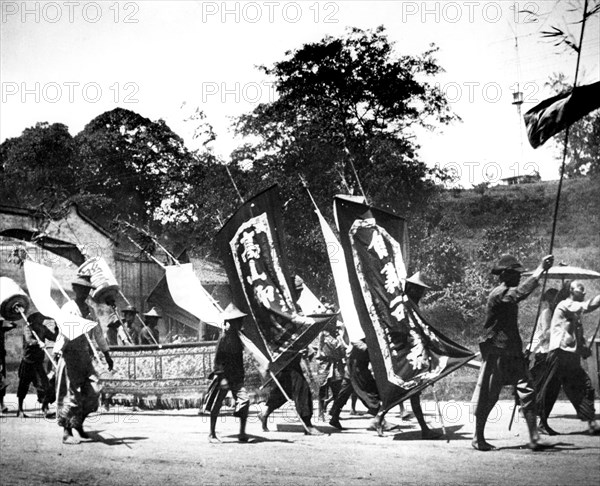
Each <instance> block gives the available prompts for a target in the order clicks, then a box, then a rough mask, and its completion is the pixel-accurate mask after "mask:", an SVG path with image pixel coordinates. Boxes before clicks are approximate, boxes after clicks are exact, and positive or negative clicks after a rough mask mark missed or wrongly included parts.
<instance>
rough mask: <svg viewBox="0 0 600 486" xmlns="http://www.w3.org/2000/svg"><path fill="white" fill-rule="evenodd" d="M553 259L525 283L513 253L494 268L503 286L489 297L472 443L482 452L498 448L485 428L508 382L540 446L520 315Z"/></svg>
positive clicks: (533, 445) (548, 258) (531, 444)
mask: <svg viewBox="0 0 600 486" xmlns="http://www.w3.org/2000/svg"><path fill="white" fill-rule="evenodd" d="M553 261H554V258H553V257H552V255H548V256H546V257H544V258H543V260H542V262H541V263H540V266H539V267H538V268H537V269H536V270H535V271H534V272H533V274H532V275H531V276H530V277H529V278H527V280H525V281H524V282H522V283H521V273H522V272H523V271H524V269H523V267H522V265H521V264H520V263H519V262H518V261H517V259H516V258H515V257H513V256H511V255H504V256H502V258H500V261H499V262H498V264H497V265H496V266H495V267H494V268H493V270H492V273H493V274H494V275H498V277H499V279H500V285H499V286H498V287H496V288H495V289H494V290H492V292H491V294H490V296H489V299H488V304H487V317H486V321H485V329H487V337H486V339H485V341H484V342H482V343H481V345H480V346H481V355H482V359H483V364H482V366H481V372H480V374H479V380H478V382H477V389H476V391H475V396H476V406H475V434H474V436H473V441H472V443H471V444H472V446H473V448H475V449H477V450H479V451H491V450H494V449H495V447H494V446H493V445H491V444H489V443H488V442H486V440H485V437H484V429H485V424H486V422H487V418H488V415H489V413H490V412H491V411H492V409H493V408H494V405H495V404H496V402H497V401H498V397H499V396H500V391H501V390H502V388H503V387H504V386H506V385H511V386H513V387H514V389H515V393H516V395H517V397H518V399H519V402H520V405H521V410H522V411H523V415H524V416H525V420H526V422H527V428H528V429H529V448H530V449H532V450H537V449H539V445H538V441H539V435H538V431H537V426H536V409H535V408H536V407H535V401H536V400H535V390H534V387H533V383H532V380H531V378H530V374H529V372H528V369H527V361H526V359H525V356H524V355H523V341H522V340H521V335H520V334H519V326H518V314H519V302H521V301H522V300H524V299H525V298H527V297H528V296H529V295H530V294H531V292H533V291H534V289H535V288H536V287H537V285H538V280H539V278H540V277H541V275H542V273H543V272H544V271H546V270H548V269H549V268H550V267H551V266H552V263H553Z"/></svg>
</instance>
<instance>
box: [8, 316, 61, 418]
mask: <svg viewBox="0 0 600 486" xmlns="http://www.w3.org/2000/svg"><path fill="white" fill-rule="evenodd" d="M27 320H28V321H29V325H28V326H25V328H24V329H23V358H22V359H21V364H20V365H19V387H18V389H17V399H18V410H17V417H23V418H27V415H25V412H24V411H23V401H24V400H25V397H26V396H27V393H28V392H29V385H30V384H32V383H33V386H34V387H35V389H36V391H37V396H38V401H39V402H40V403H41V404H42V412H43V413H44V416H45V417H46V418H52V417H51V416H50V415H49V414H48V406H49V404H50V403H52V402H53V401H54V397H53V396H52V395H53V392H55V391H56V390H54V389H53V388H51V387H50V382H49V380H48V375H46V370H45V369H44V358H45V354H44V350H43V348H42V346H44V341H56V338H57V336H58V328H56V329H55V330H54V332H53V331H50V329H48V328H47V327H46V326H45V325H44V321H45V320H46V316H44V315H43V314H41V313H40V312H34V313H33V314H31V315H30V316H29V317H28V318H27ZM54 325H55V326H56V324H54ZM34 333H35V334H34ZM38 338H39V340H38Z"/></svg>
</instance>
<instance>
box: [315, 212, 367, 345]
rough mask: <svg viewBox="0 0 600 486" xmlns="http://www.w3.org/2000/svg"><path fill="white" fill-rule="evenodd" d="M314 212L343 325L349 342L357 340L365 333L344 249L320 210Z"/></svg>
mask: <svg viewBox="0 0 600 486" xmlns="http://www.w3.org/2000/svg"><path fill="white" fill-rule="evenodd" d="M315 212H316V213H317V216H318V217H319V222H320V223H321V231H323V238H325V243H326V244H327V253H328V256H329V263H330V264H331V271H332V273H333V281H334V282H335V290H336V292H337V297H338V302H339V304H340V311H341V313H342V317H343V319H344V325H345V326H346V330H347V331H348V337H349V338H350V342H354V341H359V340H360V339H362V338H364V337H365V333H364V332H363V330H362V328H361V327H360V321H359V319H358V313H357V312H356V307H354V298H353V297H352V290H351V289H350V280H349V277H348V269H347V268H346V259H345V258H344V250H343V249H342V245H340V242H339V241H338V239H337V238H336V237H335V234H334V233H333V231H332V229H331V228H330V227H329V224H327V221H325V218H323V215H322V214H321V212H320V211H319V210H318V209H317V210H316V211H315Z"/></svg>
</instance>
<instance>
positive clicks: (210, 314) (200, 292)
mask: <svg viewBox="0 0 600 486" xmlns="http://www.w3.org/2000/svg"><path fill="white" fill-rule="evenodd" d="M165 271H166V275H167V285H168V287H169V292H170V293H171V297H172V298H173V301H174V302H175V303H176V304H177V305H178V306H179V307H181V308H182V309H184V310H186V311H188V312H189V313H190V314H192V315H194V316H195V317H197V318H198V319H200V320H201V321H202V322H205V323H206V324H210V325H211V326H215V327H218V328H219V329H220V328H222V327H223V318H222V317H221V312H222V311H221V309H219V308H218V306H217V304H216V303H215V301H214V300H213V299H212V298H211V297H210V295H209V294H208V292H207V291H206V289H205V288H204V287H203V286H202V284H201V283H200V280H198V277H197V276H196V274H195V273H194V269H193V267H192V264H191V263H184V264H181V265H170V266H168V267H166V269H165Z"/></svg>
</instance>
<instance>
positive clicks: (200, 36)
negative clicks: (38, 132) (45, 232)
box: [0, 0, 600, 188]
mask: <svg viewBox="0 0 600 486" xmlns="http://www.w3.org/2000/svg"><path fill="white" fill-rule="evenodd" d="M577 3H579V2H575V4H577ZM581 3H583V2H581ZM0 5H1V16H2V18H1V23H0V28H1V33H0V83H1V89H2V99H1V110H0V142H1V141H4V140H6V139H7V138H11V137H16V136H19V135H20V134H21V133H22V132H23V130H24V129H26V128H28V127H31V126H34V125H35V124H36V123H37V122H48V123H63V124H65V125H67V126H68V127H69V131H70V132H71V134H72V135H75V134H77V133H78V132H79V131H81V130H82V129H83V128H84V126H85V125H86V124H87V123H88V122H89V121H91V120H92V119H93V118H95V117H96V116H98V115H100V114H101V113H103V112H105V111H108V110H112V109H114V108H116V107H118V106H120V107H123V108H126V109H129V110H132V111H135V112H137V113H139V114H141V115H143V116H145V117H147V118H150V119H152V120H158V119H163V120H165V122H166V123H167V124H168V125H169V126H170V127H171V129H173V130H174V131H175V132H176V133H178V134H179V135H181V136H182V137H183V138H184V140H185V142H186V145H187V146H188V147H189V148H191V149H194V148H197V146H198V140H194V139H193V137H192V134H193V132H194V126H195V125H194V123H195V122H194V121H185V120H186V119H189V117H190V115H192V113H194V111H195V110H196V108H200V109H201V110H202V111H203V112H204V113H205V115H206V121H208V122H209V123H210V124H211V125H212V126H213V127H214V129H215V132H216V134H217V140H216V142H215V143H214V144H213V147H214V150H215V152H216V153H217V154H218V155H220V156H221V157H222V158H223V160H228V156H229V153H230V152H231V151H232V150H233V149H234V148H235V147H236V146H238V145H239V144H241V143H242V141H241V140H239V139H236V138H235V137H234V135H233V134H232V133H231V129H230V127H231V122H232V119H233V118H234V117H236V116H239V115H241V114H243V113H246V112H249V111H251V110H252V109H253V108H254V107H255V106H257V105H258V104H259V103H260V102H268V101H269V100H271V99H273V98H274V96H275V93H274V91H273V89H272V87H271V85H270V82H271V81H272V80H270V79H269V78H268V77H266V76H265V75H264V74H263V73H261V72H260V71H259V70H258V69H257V66H259V65H267V66H269V65H272V64H273V63H274V62H276V61H279V60H282V59H284V58H285V53H286V51H289V50H293V49H296V48H299V47H301V46H302V45H303V44H305V43H310V42H317V41H319V40H321V39H322V38H323V37H325V36H327V35H331V36H340V35H343V34H344V32H346V30H347V28H348V27H359V28H362V29H370V28H375V27H377V26H379V25H383V26H385V28H386V30H387V34H388V36H389V38H390V39H391V40H392V41H394V42H395V49H396V52H397V54H398V55H403V54H419V53H421V52H423V51H425V50H426V49H427V48H428V47H429V45H430V44H431V43H435V44H436V45H437V46H438V47H439V49H440V50H439V52H438V55H437V58H438V61H439V63H440V65H441V66H442V67H443V68H444V69H445V72H444V73H443V74H441V75H439V76H438V77H437V78H435V79H433V80H431V81H432V82H436V83H439V85H440V87H441V89H443V90H444V92H445V93H446V95H447V96H448V99H449V101H450V104H451V107H452V109H453V111H454V112H455V113H456V114H457V115H459V116H460V117H461V119H462V122H460V123H454V124H453V125H451V126H444V127H441V129H440V130H436V131H435V132H428V131H425V130H419V131H418V132H417V141H418V143H419V144H420V146H421V149H420V152H419V155H420V157H421V159H422V160H424V161H425V162H427V164H429V165H431V166H433V165H435V164H438V165H440V166H441V167H446V168H449V169H452V170H454V171H455V174H456V175H457V176H458V179H459V183H460V184H461V185H462V186H463V187H465V188H469V187H471V186H472V185H474V184H478V183H480V182H483V181H487V182H490V183H492V184H494V183H496V182H498V181H499V180H500V179H502V178H505V177H511V176H514V175H523V174H530V173H532V172H533V171H534V170H538V171H539V173H540V174H541V176H542V179H544V180H551V179H557V178H558V167H559V161H558V160H557V154H558V153H559V150H558V149H557V148H556V146H554V145H553V144H552V142H548V143H547V144H546V145H545V146H544V147H542V148H540V149H537V150H533V149H531V147H530V146H529V143H528V142H527V138H526V134H525V132H524V126H523V124H522V121H521V118H519V114H518V111H517V107H516V106H515V105H513V104H512V92H513V91H514V90H515V87H516V85H517V83H519V86H520V87H521V91H522V92H523V95H524V99H525V102H524V103H523V105H522V106H521V110H522V111H523V112H525V111H527V110H528V109H530V108H531V107H533V106H534V105H535V104H536V103H537V102H539V101H542V100H543V99H545V98H547V97H549V96H551V95H552V93H551V92H550V90H549V88H548V87H547V86H545V83H546V81H547V80H548V78H549V77H550V76H551V75H552V74H553V73H556V72H563V73H565V74H566V75H567V79H568V80H570V81H572V80H573V76H574V73H575V64H576V55H575V53H574V52H572V51H568V50H566V49H564V48H562V47H556V46H554V45H553V44H552V43H551V42H548V41H546V40H544V39H543V38H542V35H541V32H543V31H545V30H548V29H550V28H551V27H558V28H561V29H562V30H566V31H568V32H570V33H571V34H573V35H574V36H575V37H576V38H577V39H578V38H579V32H580V28H581V24H576V23H574V21H576V20H578V19H579V18H580V16H581V13H578V12H572V11H570V10H571V9H572V7H573V2H568V1H564V0H562V1H555V0H548V1H545V0H542V1H521V2H513V1H496V2H491V1H490V2H488V1H456V2H454V1H442V2H436V1H402V2H401V1H361V0H357V1H319V2H317V1H298V2H288V1H264V2H261V1H258V2H252V1H251V2H234V1H232V2H220V1H208V2H200V1H197V2H196V1H184V2H177V1H169V2H164V1H138V2H128V1H123V2H116V1H110V0H109V1H105V2H79V1H65V2H20V1H4V0H2V1H0ZM519 11H527V12H521V13H519ZM529 12H531V13H529ZM598 18H599V16H596V17H595V18H594V19H593V20H592V21H590V22H588V23H587V25H586V30H585V37H584V43H583V49H582V57H581V67H580V73H579V79H578V84H587V83H590V82H594V81H597V80H598V79H600V69H599V64H598V63H599V59H600V53H599V50H600V40H599V31H600V28H599V27H600V21H599V20H598ZM515 37H516V40H517V42H518V47H516V46H515Z"/></svg>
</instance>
